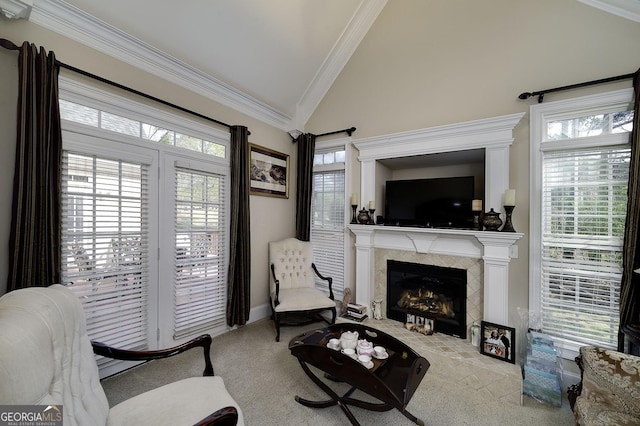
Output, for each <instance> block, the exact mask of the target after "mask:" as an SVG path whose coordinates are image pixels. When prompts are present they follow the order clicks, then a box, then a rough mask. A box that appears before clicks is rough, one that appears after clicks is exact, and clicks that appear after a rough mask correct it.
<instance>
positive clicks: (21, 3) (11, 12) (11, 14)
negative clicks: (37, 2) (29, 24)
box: [0, 0, 33, 19]
mask: <svg viewBox="0 0 640 426" xmlns="http://www.w3.org/2000/svg"><path fill="white" fill-rule="evenodd" d="M32 6H33V0H0V11H1V12H2V14H3V15H4V16H5V17H6V18H8V19H29V15H30V14H31V8H32Z"/></svg>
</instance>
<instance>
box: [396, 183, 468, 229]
mask: <svg viewBox="0 0 640 426" xmlns="http://www.w3.org/2000/svg"><path fill="white" fill-rule="evenodd" d="M473 198H474V177H473V176H464V177H448V178H433V179H410V180H388V181H387V182H386V184H385V203H384V204H385V206H384V214H385V216H384V224H385V225H395V226H417V227H433V228H471V227H472V226H473V215H472V213H471V201H472V200H473Z"/></svg>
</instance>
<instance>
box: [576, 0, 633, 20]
mask: <svg viewBox="0 0 640 426" xmlns="http://www.w3.org/2000/svg"><path fill="white" fill-rule="evenodd" d="M578 1H579V2H580V3H584V4H586V5H588V6H592V7H595V8H598V9H600V10H604V11H605V12H609V13H612V14H614V15H617V16H621V17H623V18H627V19H630V20H632V21H636V22H640V3H639V2H638V1H637V0H578Z"/></svg>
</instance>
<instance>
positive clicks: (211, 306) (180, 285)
mask: <svg viewBox="0 0 640 426" xmlns="http://www.w3.org/2000/svg"><path fill="white" fill-rule="evenodd" d="M175 179H176V180H175V188H176V190H175V248H176V255H175V259H176V263H175V265H176V268H175V287H174V297H175V311H174V338H175V339H178V338H180V337H182V336H186V335H188V334H193V333H195V332H196V331H198V330H204V329H207V328H211V327H215V326H219V325H222V324H223V323H224V322H225V313H226V284H227V270H226V267H225V258H224V254H225V232H224V229H225V199H226V194H225V188H226V183H225V176H224V175H218V174H211V173H205V172H200V171H193V170H189V169H185V168H180V167H176V174H175Z"/></svg>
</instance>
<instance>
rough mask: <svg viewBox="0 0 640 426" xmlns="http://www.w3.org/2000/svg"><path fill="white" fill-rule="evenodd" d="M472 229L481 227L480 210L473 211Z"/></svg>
mask: <svg viewBox="0 0 640 426" xmlns="http://www.w3.org/2000/svg"><path fill="white" fill-rule="evenodd" d="M473 229H482V227H481V226H480V212H473Z"/></svg>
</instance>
